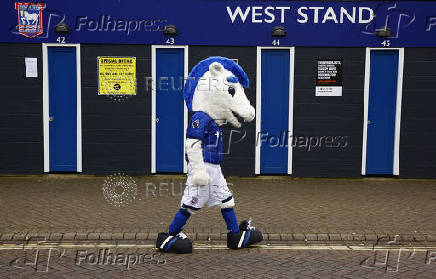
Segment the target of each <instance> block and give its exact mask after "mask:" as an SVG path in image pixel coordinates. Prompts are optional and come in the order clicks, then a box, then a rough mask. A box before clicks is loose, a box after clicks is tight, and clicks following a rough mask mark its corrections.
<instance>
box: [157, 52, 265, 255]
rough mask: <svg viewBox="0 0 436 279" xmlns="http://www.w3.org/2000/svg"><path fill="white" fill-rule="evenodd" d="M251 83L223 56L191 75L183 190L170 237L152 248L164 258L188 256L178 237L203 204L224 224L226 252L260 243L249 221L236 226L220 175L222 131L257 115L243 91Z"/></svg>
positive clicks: (185, 242)
mask: <svg viewBox="0 0 436 279" xmlns="http://www.w3.org/2000/svg"><path fill="white" fill-rule="evenodd" d="M248 86H249V80H248V77H247V75H246V73H245V72H244V70H243V69H242V68H241V67H240V66H239V65H238V64H236V63H235V62H233V61H232V60H230V59H228V58H225V57H219V56H214V57H209V58H207V59H205V60H202V61H201V62H200V63H198V64H197V65H196V66H195V67H194V68H193V69H192V71H191V73H190V74H189V77H188V79H187V81H186V83H185V87H184V89H183V93H184V98H185V102H186V106H187V108H188V110H189V111H191V112H192V113H193V114H192V117H191V119H190V121H189V124H188V127H187V130H186V140H185V150H186V160H187V162H188V174H187V181H186V188H185V191H184V193H183V197H182V200H181V204H180V206H181V208H180V209H179V210H178V211H177V213H176V215H175V216H174V219H173V221H172V223H171V224H170V226H169V230H168V233H159V235H158V238H157V241H156V248H158V249H159V250H160V251H162V252H168V253H191V252H192V242H191V241H190V240H189V239H188V238H187V236H186V235H185V234H184V233H183V232H182V229H183V226H184V225H185V224H186V222H187V221H188V219H189V217H190V216H191V215H192V214H193V213H195V212H196V211H198V210H200V209H201V208H202V207H203V206H204V205H206V206H208V207H211V206H219V207H220V208H221V214H222V216H223V218H224V220H225V222H226V224H227V229H228V231H229V232H228V234H227V247H228V248H231V249H240V248H244V247H248V246H250V245H252V244H254V243H258V242H260V241H262V239H263V236H262V233H261V232H260V231H259V230H257V229H256V228H254V227H252V226H251V224H250V223H251V220H250V221H242V222H241V224H238V222H237V219H236V215H235V211H234V209H233V207H234V205H235V201H234V198H233V196H232V192H231V191H230V190H229V188H228V187H227V182H226V180H225V178H224V176H223V174H222V172H221V167H220V164H221V162H222V154H223V152H222V149H223V143H222V129H221V126H223V125H225V124H227V123H230V124H231V125H233V126H234V127H236V128H240V127H241V125H242V123H243V122H250V121H252V120H253V119H254V116H255V110H254V108H253V107H252V106H251V104H250V102H249V100H248V99H247V97H246V95H245V92H244V87H245V88H247V87H248Z"/></svg>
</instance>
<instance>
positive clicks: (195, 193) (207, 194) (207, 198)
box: [181, 162, 233, 209]
mask: <svg viewBox="0 0 436 279" xmlns="http://www.w3.org/2000/svg"><path fill="white" fill-rule="evenodd" d="M204 166H205V167H206V172H207V174H208V175H209V185H204V186H196V185H194V184H193V183H192V167H191V165H189V164H188V179H187V180H186V188H185V192H184V193H183V197H182V201H181V206H182V207H187V208H194V209H200V208H202V207H203V206H204V205H206V206H208V207H211V206H215V205H222V204H224V203H226V202H227V203H228V202H229V201H231V202H233V200H232V199H233V198H232V192H231V191H230V190H229V188H228V187H227V181H226V179H225V178H224V176H223V174H222V172H221V167H220V165H215V164H210V163H206V162H205V163H204Z"/></svg>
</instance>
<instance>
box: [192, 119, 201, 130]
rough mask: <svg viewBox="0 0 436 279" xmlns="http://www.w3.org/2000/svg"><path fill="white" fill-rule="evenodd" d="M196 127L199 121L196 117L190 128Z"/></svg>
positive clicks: (198, 125)
mask: <svg viewBox="0 0 436 279" xmlns="http://www.w3.org/2000/svg"><path fill="white" fill-rule="evenodd" d="M198 127H200V121H199V120H198V119H197V120H195V121H194V122H192V128H194V129H197V128H198Z"/></svg>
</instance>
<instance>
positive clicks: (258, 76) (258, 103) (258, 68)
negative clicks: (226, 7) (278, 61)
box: [255, 46, 295, 174]
mask: <svg viewBox="0 0 436 279" xmlns="http://www.w3.org/2000/svg"><path fill="white" fill-rule="evenodd" d="M263 49H287V50H289V60H290V61H289V104H288V111H289V121H288V132H289V133H290V135H293V133H294V131H293V129H294V66H295V59H294V58H295V47H261V46H258V47H257V54H256V137H255V174H261V173H260V144H259V143H258V137H259V133H260V132H261V123H260V121H261V116H262V115H261V108H262V104H261V99H262V95H261V94H262V93H261V90H262V50H263ZM287 173H288V174H292V143H289V138H288V172H287Z"/></svg>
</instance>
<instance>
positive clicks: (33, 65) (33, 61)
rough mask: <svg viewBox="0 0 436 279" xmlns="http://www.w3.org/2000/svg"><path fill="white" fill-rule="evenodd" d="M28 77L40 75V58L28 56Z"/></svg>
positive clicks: (26, 60)
mask: <svg viewBox="0 0 436 279" xmlns="http://www.w3.org/2000/svg"><path fill="white" fill-rule="evenodd" d="M25 62H26V77H38V58H31V57H26V59H25Z"/></svg>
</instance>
